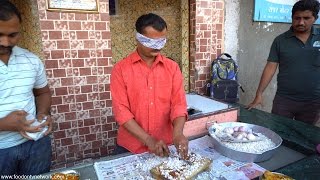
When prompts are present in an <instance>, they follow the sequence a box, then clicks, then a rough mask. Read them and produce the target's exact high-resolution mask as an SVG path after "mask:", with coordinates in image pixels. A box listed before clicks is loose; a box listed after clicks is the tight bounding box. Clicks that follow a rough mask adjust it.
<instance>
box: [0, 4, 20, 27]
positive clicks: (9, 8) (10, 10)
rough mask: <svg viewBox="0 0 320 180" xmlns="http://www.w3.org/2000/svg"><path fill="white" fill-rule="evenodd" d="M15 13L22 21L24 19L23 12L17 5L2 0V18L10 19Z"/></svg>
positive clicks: (0, 11) (0, 10)
mask: <svg viewBox="0 0 320 180" xmlns="http://www.w3.org/2000/svg"><path fill="white" fill-rule="evenodd" d="M14 15H16V16H17V17H18V18H19V21H20V22H21V21H22V19H21V14H20V12H19V10H18V9H17V7H16V6H15V5H13V4H12V3H11V2H10V1H8V0H0V20H1V21H8V20H10V19H11V18H12V17H13V16H14Z"/></svg>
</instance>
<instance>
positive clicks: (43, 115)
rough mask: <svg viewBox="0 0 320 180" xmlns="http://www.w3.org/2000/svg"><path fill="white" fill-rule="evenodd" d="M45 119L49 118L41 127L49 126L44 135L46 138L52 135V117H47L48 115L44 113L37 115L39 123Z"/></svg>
mask: <svg viewBox="0 0 320 180" xmlns="http://www.w3.org/2000/svg"><path fill="white" fill-rule="evenodd" d="M45 117H46V118H47V119H46V122H45V123H42V124H41V125H40V127H41V128H44V127H46V126H48V130H47V131H46V132H45V133H44V135H45V136H46V135H48V134H50V133H51V131H52V118H51V116H50V115H46V114H43V113H40V114H38V115H37V118H38V121H39V122H41V121H42V120H43V119H44V118H45Z"/></svg>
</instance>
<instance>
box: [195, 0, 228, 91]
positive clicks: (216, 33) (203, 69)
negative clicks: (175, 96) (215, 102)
mask: <svg viewBox="0 0 320 180" xmlns="http://www.w3.org/2000/svg"><path fill="white" fill-rule="evenodd" d="M223 24H224V1H223V0H215V1H212V0H190V90H191V91H195V92H198V93H200V94H205V93H206V84H207V83H208V80H209V79H210V64H211V62H212V60H213V59H215V58H216V57H217V55H219V54H221V52H222V47H223Z"/></svg>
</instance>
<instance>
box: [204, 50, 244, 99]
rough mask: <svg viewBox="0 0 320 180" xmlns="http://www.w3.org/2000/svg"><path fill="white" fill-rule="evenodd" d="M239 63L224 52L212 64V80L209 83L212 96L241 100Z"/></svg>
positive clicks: (214, 97)
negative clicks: (238, 78) (238, 76)
mask: <svg viewBox="0 0 320 180" xmlns="http://www.w3.org/2000/svg"><path fill="white" fill-rule="evenodd" d="M237 74H238V65H237V63H236V62H235V61H234V60H233V59H232V57H231V56H230V55H229V54H227V53H223V54H221V55H219V56H218V57H217V59H215V60H214V61H213V62H212V64H211V74H210V75H211V80H210V83H208V86H207V87H208V89H209V92H210V97H211V98H213V99H216V100H219V101H224V102H228V103H235V102H237V101H238V100H239V95H238V92H239V87H240V88H241V90H242V91H243V92H244V90H243V89H242V87H241V86H240V85H239V83H238V81H237Z"/></svg>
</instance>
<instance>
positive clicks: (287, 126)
mask: <svg viewBox="0 0 320 180" xmlns="http://www.w3.org/2000/svg"><path fill="white" fill-rule="evenodd" d="M187 102H188V112H189V119H190V121H188V123H187V124H186V128H185V132H184V133H185V134H186V135H187V136H188V137H189V138H190V142H189V152H190V153H189V158H187V159H186V160H182V159H181V158H180V157H179V155H178V154H177V153H176V150H175V148H174V147H173V146H170V147H169V149H170V152H171V153H170V155H169V157H164V158H161V157H157V156H155V155H153V154H150V153H143V154H138V155H133V154H131V153H125V154H120V155H116V156H108V157H103V158H101V159H99V160H96V161H95V162H91V163H87V164H84V165H81V166H75V167H70V168H67V169H60V170H56V171H53V172H51V173H50V174H55V173H64V172H69V173H71V174H72V173H77V174H78V175H79V176H78V177H80V179H90V180H95V179H99V180H101V179H141V178H142V179H175V178H180V179H255V178H256V179H258V178H259V177H260V179H272V178H275V177H278V178H279V177H280V176H281V177H283V178H287V179H290V177H291V178H294V179H317V177H320V171H319V169H320V157H319V155H318V154H317V153H316V149H315V147H316V145H317V144H318V143H319V142H320V128H319V127H315V126H311V125H307V124H304V123H302V122H298V121H294V120H291V119H287V118H284V117H280V116H276V115H273V114H270V113H266V112H263V111H259V110H256V109H254V110H251V111H248V110H246V109H244V108H243V107H242V106H235V105H233V106H230V105H228V104H224V103H220V102H217V101H214V100H212V99H209V98H205V97H201V96H198V95H188V96H187ZM298 169H299V170H298ZM274 172H277V173H274ZM284 175H287V176H284Z"/></svg>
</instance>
